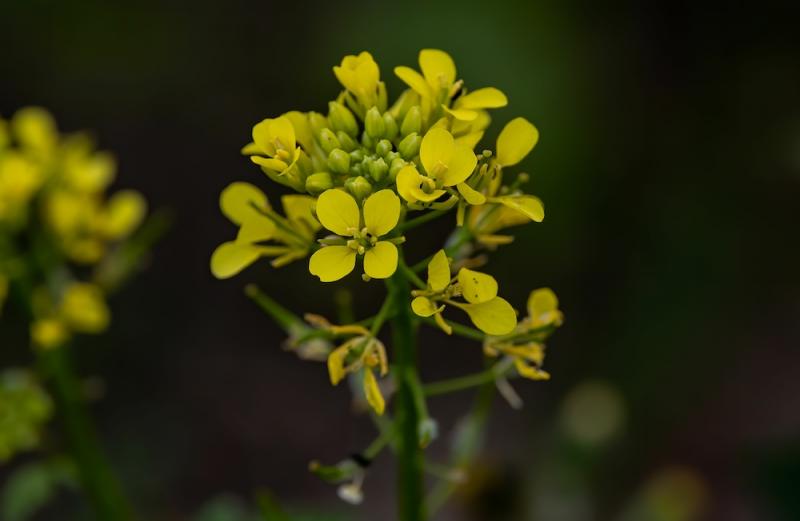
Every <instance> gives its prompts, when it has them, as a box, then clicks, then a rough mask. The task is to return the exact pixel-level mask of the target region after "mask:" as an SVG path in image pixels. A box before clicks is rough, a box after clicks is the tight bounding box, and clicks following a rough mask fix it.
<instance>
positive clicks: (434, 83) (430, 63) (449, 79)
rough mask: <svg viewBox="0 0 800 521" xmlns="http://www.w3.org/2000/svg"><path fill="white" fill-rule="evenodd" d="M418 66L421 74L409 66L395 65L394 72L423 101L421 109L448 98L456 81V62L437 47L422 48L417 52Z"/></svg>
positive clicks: (429, 107)
mask: <svg viewBox="0 0 800 521" xmlns="http://www.w3.org/2000/svg"><path fill="white" fill-rule="evenodd" d="M419 67H420V69H421V70H422V74H420V73H418V72H417V71H415V70H414V69H412V68H411V67H405V66H400V67H395V68H394V73H395V74H396V75H397V77H398V78H400V79H401V80H403V81H404V82H405V83H406V84H407V85H408V86H409V87H411V88H412V89H413V90H414V91H415V92H416V93H417V94H419V96H420V98H421V99H422V100H423V101H424V102H425V104H426V105H427V107H426V106H423V111H424V110H428V111H430V110H431V109H432V108H433V107H434V106H435V105H438V104H440V103H443V102H444V101H445V100H448V99H449V98H450V96H451V95H452V94H454V92H452V91H453V85H454V84H455V81H456V64H455V63H454V62H453V58H451V57H450V55H449V54H447V53H446V52H444V51H440V50H438V49H422V50H421V51H420V52H419Z"/></svg>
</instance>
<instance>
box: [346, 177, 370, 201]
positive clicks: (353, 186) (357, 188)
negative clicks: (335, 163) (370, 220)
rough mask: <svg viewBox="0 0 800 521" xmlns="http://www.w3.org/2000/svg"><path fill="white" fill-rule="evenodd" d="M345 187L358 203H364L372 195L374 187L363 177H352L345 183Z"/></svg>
mask: <svg viewBox="0 0 800 521" xmlns="http://www.w3.org/2000/svg"><path fill="white" fill-rule="evenodd" d="M344 187H345V188H346V189H347V191H348V192H350V195H352V196H353V197H355V198H356V200H358V201H363V200H364V199H365V198H366V197H367V196H369V194H371V193H372V185H371V184H370V182H369V181H367V180H366V179H365V178H364V177H362V176H358V177H351V178H350V179H348V180H347V181H345V182H344Z"/></svg>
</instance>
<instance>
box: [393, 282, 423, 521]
mask: <svg viewBox="0 0 800 521" xmlns="http://www.w3.org/2000/svg"><path fill="white" fill-rule="evenodd" d="M408 282H409V281H408V279H407V278H406V276H405V272H404V271H403V270H397V271H396V272H395V274H394V275H393V276H392V278H391V279H389V280H388V281H387V287H388V289H389V296H390V298H391V299H392V301H393V302H394V308H395V315H394V317H393V318H392V333H393V335H392V336H393V340H394V350H395V353H394V355H395V377H396V382H397V394H396V398H395V426H396V432H397V459H398V477H397V480H398V502H399V505H398V509H399V515H398V519H399V520H400V521H424V520H425V518H426V516H425V505H424V501H423V485H424V477H423V476H424V474H423V472H424V458H423V454H422V450H421V448H420V445H419V436H418V434H417V426H418V424H419V420H420V418H419V411H418V410H417V404H416V403H415V402H416V398H415V392H414V388H413V386H414V383H415V381H418V376H417V353H416V339H415V332H414V326H413V323H412V318H411V307H410V306H409V303H408V295H409V293H410V290H411V288H410V287H409V283H408Z"/></svg>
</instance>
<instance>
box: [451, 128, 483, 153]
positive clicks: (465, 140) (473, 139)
mask: <svg viewBox="0 0 800 521" xmlns="http://www.w3.org/2000/svg"><path fill="white" fill-rule="evenodd" d="M482 138H483V131H482V130H479V131H477V132H470V133H469V134H464V135H463V136H458V137H457V138H456V144H457V145H462V146H465V147H467V148H469V149H470V150H472V149H474V148H475V147H476V146H478V143H480V141H481V139H482Z"/></svg>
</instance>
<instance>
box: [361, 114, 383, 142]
mask: <svg viewBox="0 0 800 521" xmlns="http://www.w3.org/2000/svg"><path fill="white" fill-rule="evenodd" d="M364 127H365V128H366V130H367V134H368V135H369V136H370V137H371V138H373V139H380V138H382V137H383V134H384V132H386V123H384V122H383V116H381V113H380V111H379V110H378V108H377V107H372V108H371V109H369V110H368V111H367V115H366V117H365V118H364Z"/></svg>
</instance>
